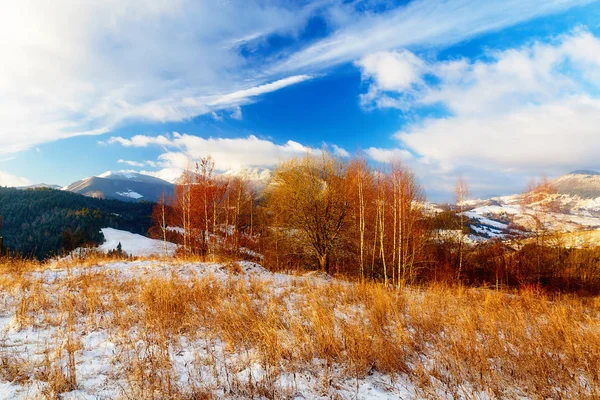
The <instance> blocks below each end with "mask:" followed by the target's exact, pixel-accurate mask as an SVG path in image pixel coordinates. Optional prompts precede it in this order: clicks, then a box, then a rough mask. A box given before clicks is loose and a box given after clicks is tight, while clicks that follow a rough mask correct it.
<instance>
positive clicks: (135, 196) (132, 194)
mask: <svg viewBox="0 0 600 400" xmlns="http://www.w3.org/2000/svg"><path fill="white" fill-rule="evenodd" d="M117 195H119V196H123V197H129V198H130V199H136V200H137V199H141V198H142V197H144V196H142V195H141V194H139V193H138V192H134V191H133V190H131V189H127V191H126V192H117Z"/></svg>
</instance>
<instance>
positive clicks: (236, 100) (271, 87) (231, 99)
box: [208, 75, 312, 107]
mask: <svg viewBox="0 0 600 400" xmlns="http://www.w3.org/2000/svg"><path fill="white" fill-rule="evenodd" d="M311 78H312V77H311V76H310V75H296V76H290V77H288V78H284V79H279V80H278V81H275V82H271V83H266V84H264V85H260V86H256V87H253V88H250V89H244V90H239V91H237V92H233V93H229V94H226V95H225V96H220V97H218V98H217V99H215V100H213V101H211V102H209V103H208V105H209V106H211V107H218V106H224V105H225V106H230V105H232V104H244V103H246V102H248V101H249V99H251V98H253V97H256V96H260V95H261V94H265V93H270V92H274V91H276V90H279V89H282V88H284V87H286V86H290V85H294V84H296V83H300V82H304V81H307V80H309V79H311Z"/></svg>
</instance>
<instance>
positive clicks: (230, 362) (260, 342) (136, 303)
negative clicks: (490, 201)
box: [0, 266, 600, 399]
mask: <svg viewBox="0 0 600 400" xmlns="http://www.w3.org/2000/svg"><path fill="white" fill-rule="evenodd" d="M228 270H229V271H230V272H229V273H228V275H227V277H226V278H224V279H223V278H219V277H215V276H211V275H210V274H205V275H201V276H199V277H196V278H192V279H187V278H186V279H184V278H182V277H180V276H179V275H177V274H175V273H173V274H167V275H166V276H158V275H152V274H150V275H149V276H147V277H141V278H140V277H136V278H124V276H122V275H118V274H116V273H112V272H107V271H103V270H90V271H89V272H85V273H77V274H70V275H66V276H64V277H63V278H62V279H61V280H60V281H59V282H52V283H49V282H48V281H44V279H43V278H40V277H36V276H35V275H23V276H21V277H20V278H19V280H20V281H19V282H20V283H19V288H20V294H19V295H18V296H17V299H16V300H15V302H14V305H13V306H14V310H13V312H14V313H15V319H16V320H17V321H18V326H19V329H25V328H27V327H32V326H35V327H38V328H39V327H44V326H46V327H56V328H57V329H58V335H57V337H58V341H59V343H61V345H60V346H58V348H57V349H55V351H49V352H48V356H47V357H46V359H45V360H42V361H38V362H35V361H30V362H25V361H24V360H22V359H19V357H17V354H11V353H10V349H9V348H2V349H1V350H2V351H1V352H0V379H3V380H15V381H19V382H27V380H28V379H38V380H40V379H43V380H45V381H46V382H48V387H49V388H50V389H49V390H50V392H52V393H60V392H64V391H69V390H72V389H74V388H77V387H79V386H78V385H80V380H79V379H78V377H79V375H78V372H77V368H78V366H77V364H78V359H79V358H80V356H81V351H82V349H81V343H80V338H79V335H82V334H83V332H90V331H94V330H103V331H106V332H108V334H109V335H110V337H111V340H112V341H113V342H114V343H116V345H117V349H118V351H117V352H116V354H115V360H114V361H113V362H114V365H115V376H114V380H115V382H116V383H115V385H116V386H117V387H119V388H120V390H119V393H120V396H121V397H123V398H136V399H163V398H173V399H175V398H189V399H209V398H220V397H228V396H230V397H242V398H261V397H262V398H273V399H279V398H286V397H288V396H293V394H294V393H297V392H298V391H302V390H303V388H304V386H303V385H305V384H306V382H308V381H310V385H311V386H312V387H313V389H314V390H316V391H317V392H318V393H321V394H323V395H325V396H335V394H336V393H337V392H338V391H339V390H341V389H340V388H344V390H349V389H348V388H351V389H350V390H354V389H352V388H353V387H354V385H358V384H359V382H361V380H363V379H365V378H368V377H369V376H371V375H373V374H379V375H380V376H381V377H383V378H381V379H382V380H383V381H384V382H385V383H386V384H387V385H389V388H390V390H392V392H390V393H394V392H393V390H394V388H398V387H399V385H408V386H409V387H411V388H412V389H411V393H412V395H413V396H414V397H426V398H440V397H447V398H475V397H481V396H483V395H485V396H488V397H490V398H517V397H530V398H539V399H542V398H590V399H591V398H600V320H599V317H598V316H599V315H600V298H597V297H576V296H570V295H569V296H560V295H548V294H545V293H543V292H541V291H539V290H535V289H534V288H532V289H527V290H521V291H510V292H508V291H494V290H487V289H467V288H464V287H447V286H443V285H436V286H427V287H421V288H412V289H407V290H405V291H402V292H397V291H395V290H390V289H387V288H385V287H383V286H382V285H381V284H375V283H352V282H344V281H339V280H331V281H325V280H320V279H315V278H306V277H289V279H288V280H287V281H286V282H284V283H278V282H275V281H271V280H269V279H264V278H261V277H254V278H253V277H247V276H245V275H243V274H240V273H239V271H238V274H236V273H235V268H233V267H232V266H229V268H228ZM11 273H12V272H11ZM0 346H1V345H0ZM190 348H194V349H195V350H194V352H195V357H194V359H193V360H192V361H189V362H188V363H187V364H186V366H185V368H186V371H185V375H186V379H184V380H182V379H181V376H182V366H181V363H179V362H178V361H177V357H178V356H177V354H178V353H180V352H181V351H184V350H189V349H190ZM379 375H378V376H379ZM302 382H304V383H302ZM349 382H350V383H349Z"/></svg>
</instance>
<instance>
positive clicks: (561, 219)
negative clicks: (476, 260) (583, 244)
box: [465, 170, 600, 238]
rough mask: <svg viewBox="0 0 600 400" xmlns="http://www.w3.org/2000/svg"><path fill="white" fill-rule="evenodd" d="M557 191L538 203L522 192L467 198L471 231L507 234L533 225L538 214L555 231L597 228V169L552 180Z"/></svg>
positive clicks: (599, 191) (599, 202) (486, 234)
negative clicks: (541, 211) (532, 201)
mask: <svg viewBox="0 0 600 400" xmlns="http://www.w3.org/2000/svg"><path fill="white" fill-rule="evenodd" d="M551 184H552V186H553V187H554V188H555V189H556V191H557V192H556V193H553V194H550V195H548V196H547V198H546V199H545V200H544V201H543V203H544V204H545V209H544V208H542V209H543V210H544V211H543V215H542V216H541V217H540V216H539V215H540V211H539V210H540V204H541V203H537V202H534V203H529V202H528V201H527V199H526V197H524V195H523V194H514V195H510V196H499V197H493V198H489V199H478V200H470V201H468V202H467V205H468V209H467V211H466V212H465V215H466V216H467V217H468V218H469V219H470V223H469V225H470V227H471V231H472V232H473V233H474V234H475V235H478V236H482V237H496V238H508V237H510V235H511V234H513V233H519V232H518V231H519V230H520V229H521V228H523V229H525V230H531V229H534V224H535V220H534V218H535V217H536V216H537V218H541V220H542V223H543V224H544V225H545V226H546V227H548V228H549V229H550V230H553V231H557V232H574V231H581V230H586V231H594V230H597V229H600V172H596V171H587V170H578V171H573V172H570V173H568V174H566V175H563V176H561V177H559V178H556V179H554V180H553V181H551Z"/></svg>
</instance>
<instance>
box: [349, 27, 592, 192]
mask: <svg viewBox="0 0 600 400" xmlns="http://www.w3.org/2000/svg"><path fill="white" fill-rule="evenodd" d="M380 60H381V62H382V63H383V64H385V58H380ZM423 62H425V61H423ZM425 64H426V65H425V66H424V67H423V68H422V71H423V72H422V74H425V73H426V74H430V75H431V76H433V77H434V78H435V79H433V80H432V81H434V82H435V83H426V82H425V81H424V80H423V79H421V80H419V78H415V79H412V81H413V82H415V84H414V85H412V86H411V87H410V88H407V87H404V88H403V87H398V86H394V85H390V84H388V85H385V84H382V83H381V82H393V80H394V76H393V75H394V73H396V74H397V75H398V76H400V77H404V76H405V75H406V74H405V73H404V72H402V71H396V72H394V71H391V72H390V71H388V70H386V69H385V68H384V67H377V66H368V69H369V71H371V73H370V74H368V73H365V71H363V75H364V76H365V77H366V78H367V79H369V80H370V82H371V86H370V88H369V92H368V93H370V94H369V95H370V96H371V98H370V99H369V101H370V102H371V104H372V105H375V106H377V107H396V108H402V109H405V108H413V109H418V108H419V107H422V106H430V105H442V106H444V107H445V108H446V110H447V115H445V116H443V117H428V118H425V119H421V120H417V121H416V122H414V123H412V124H408V125H407V126H406V127H405V128H403V129H402V130H401V131H399V132H397V133H396V135H395V137H396V138H397V139H398V140H399V142H400V145H401V147H403V148H407V149H409V150H410V151H411V152H412V153H414V154H416V155H418V156H419V158H418V160H417V163H416V165H418V168H420V169H424V170H425V172H424V174H425V175H426V174H428V172H427V171H428V169H429V170H431V169H432V168H435V169H436V170H437V171H438V172H441V173H444V174H452V173H455V171H458V170H464V169H472V170H474V171H475V172H474V174H475V175H476V174H477V171H476V169H477V168H479V169H480V174H481V175H480V177H481V176H482V175H483V174H487V175H488V176H490V179H492V177H493V179H497V178H498V176H500V175H502V172H503V171H511V173H513V174H515V175H517V176H522V177H525V176H530V175H531V174H536V173H537V174H539V173H544V172H545V173H548V174H550V175H554V174H561V173H564V172H567V171H568V170H569V169H578V168H580V167H582V166H585V167H592V168H600V161H599V160H598V154H600V140H598V134H599V133H600V131H599V130H598V127H599V126H600V97H599V96H598V93H599V89H600V74H598V71H599V70H600V39H599V38H596V37H594V36H593V35H592V34H590V33H589V32H587V31H584V30H577V31H575V32H573V33H572V34H569V35H565V36H562V37H559V38H556V40H554V41H552V42H551V43H546V44H542V43H532V44H530V45H527V46H524V47H522V48H517V49H508V50H505V51H495V52H490V53H489V54H488V57H486V59H485V60H484V61H483V60H477V61H471V60H468V59H461V60H453V61H441V62H440V61H435V62H428V63H425ZM359 65H360V66H361V68H363V69H366V68H367V66H366V64H364V63H363V64H360V63H359ZM390 75H391V76H390ZM384 78H385V79H387V81H385V80H384ZM421 78H422V76H421ZM407 91H410V95H409V96H407V95H406V92H407ZM382 99H383V100H385V101H382ZM369 150H370V152H367V154H369V155H370V156H371V157H372V158H373V159H376V160H378V161H385V160H386V159H387V158H389V157H388V155H390V154H393V153H394V152H398V151H401V150H398V149H395V150H392V149H387V150H386V149H369ZM503 179H505V178H503ZM481 185H482V186H485V184H484V182H483V181H482V182H481Z"/></svg>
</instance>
